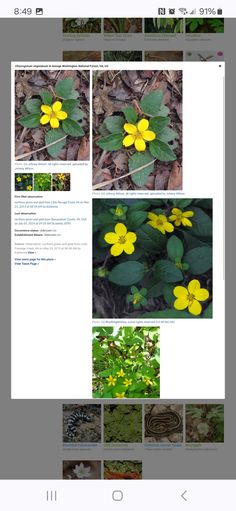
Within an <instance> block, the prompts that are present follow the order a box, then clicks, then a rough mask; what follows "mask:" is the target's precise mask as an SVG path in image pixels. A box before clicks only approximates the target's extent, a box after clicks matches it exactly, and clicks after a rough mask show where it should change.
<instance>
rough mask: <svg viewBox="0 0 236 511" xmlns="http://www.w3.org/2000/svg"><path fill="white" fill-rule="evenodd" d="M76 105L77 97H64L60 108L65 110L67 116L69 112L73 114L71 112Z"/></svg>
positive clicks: (69, 114)
mask: <svg viewBox="0 0 236 511" xmlns="http://www.w3.org/2000/svg"><path fill="white" fill-rule="evenodd" d="M77 106H78V100H77V99H65V100H64V101H63V102H62V110H63V112H66V113H67V114H68V116H69V117H70V116H71V114H73V112H74V110H75V108H76V107H77Z"/></svg>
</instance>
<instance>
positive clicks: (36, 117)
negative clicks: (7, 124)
mask: <svg viewBox="0 0 236 511" xmlns="http://www.w3.org/2000/svg"><path fill="white" fill-rule="evenodd" d="M18 123H19V124H21V126H24V128H37V127H38V126H40V114H29V115H26V116H25V117H22V118H21V119H20V120H19V121H18Z"/></svg>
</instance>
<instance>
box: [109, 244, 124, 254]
mask: <svg viewBox="0 0 236 511" xmlns="http://www.w3.org/2000/svg"><path fill="white" fill-rule="evenodd" d="M124 247H125V244H123V245H121V243H115V245H112V247H111V249H110V252H111V255H113V256H115V257H117V256H119V255H121V254H122V252H123V250H124Z"/></svg>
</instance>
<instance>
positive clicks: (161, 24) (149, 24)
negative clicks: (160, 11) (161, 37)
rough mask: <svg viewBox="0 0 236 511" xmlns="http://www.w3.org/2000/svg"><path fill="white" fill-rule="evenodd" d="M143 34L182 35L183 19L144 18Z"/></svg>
mask: <svg viewBox="0 0 236 511" xmlns="http://www.w3.org/2000/svg"><path fill="white" fill-rule="evenodd" d="M145 32H146V33H149V32H162V33H163V32H165V33H182V32H183V19H181V18H146V19H145Z"/></svg>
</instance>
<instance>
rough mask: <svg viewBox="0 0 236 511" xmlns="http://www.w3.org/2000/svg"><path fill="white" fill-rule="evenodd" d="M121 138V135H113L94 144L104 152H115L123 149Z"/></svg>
mask: <svg viewBox="0 0 236 511" xmlns="http://www.w3.org/2000/svg"><path fill="white" fill-rule="evenodd" d="M123 138H124V137H123V133H114V134H112V135H108V136H107V137H104V138H100V140H98V141H97V142H96V144H97V145H98V147H101V149H103V150H105V151H117V150H118V149H121V148H122V147H123Z"/></svg>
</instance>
